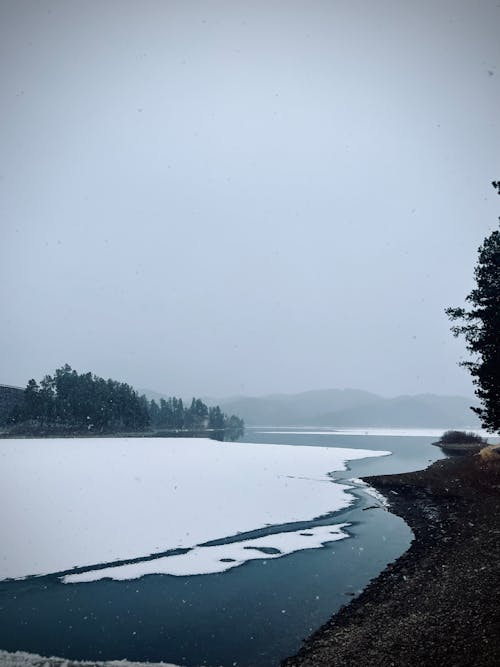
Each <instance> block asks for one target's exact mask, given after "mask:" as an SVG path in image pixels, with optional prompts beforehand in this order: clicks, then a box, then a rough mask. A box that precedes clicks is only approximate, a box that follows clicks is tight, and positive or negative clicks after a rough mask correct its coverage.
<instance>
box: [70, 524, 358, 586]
mask: <svg viewBox="0 0 500 667" xmlns="http://www.w3.org/2000/svg"><path fill="white" fill-rule="evenodd" d="M349 525H350V524H348V523H339V524H335V525H330V526H317V527H315V528H309V529H308V530H307V532H304V531H295V532H287V533H276V534H273V535H266V536H265V537H260V538H255V539H252V540H242V541H241V542H232V543H230V544H221V545H217V546H200V547H195V548H194V549H192V550H191V551H188V552H187V553H185V554H180V555H175V556H165V557H160V558H155V559H154V560H149V561H142V562H139V563H131V564H127V565H119V566H117V567H107V568H104V569H101V570H91V571H89V572H82V573H81V574H69V575H66V576H65V577H63V578H62V581H63V582H64V583H65V584H78V583H83V582H87V581H96V580H98V579H104V578H107V577H110V578H111V579H119V580H124V579H138V578H139V577H143V576H144V575H146V574H170V575H174V576H189V575H195V574H214V573H216V572H225V571H226V570H230V569H231V568H233V567H237V566H238V565H242V564H243V563H246V562H248V561H250V560H264V561H268V560H271V559H274V558H281V557H283V556H287V555H288V554H292V553H294V552H296V551H302V550H304V549H317V548H319V547H321V546H323V545H324V544H327V543H328V542H336V541H337V540H342V539H344V538H345V537H348V535H347V533H345V532H343V530H342V528H345V527H346V526H349Z"/></svg>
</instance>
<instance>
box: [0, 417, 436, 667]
mask: <svg viewBox="0 0 500 667" xmlns="http://www.w3.org/2000/svg"><path fill="white" fill-rule="evenodd" d="M284 430H286V429H273V428H260V429H248V430H247V432H246V434H245V438H244V441H247V442H254V443H256V446H258V443H276V444H287V445H290V444H292V445H309V446H317V445H322V446H329V447H349V448H355V449H378V450H381V449H383V450H389V451H391V452H393V454H392V456H389V457H381V458H374V459H363V460H358V461H354V462H352V463H351V464H350V469H349V470H348V471H346V472H338V473H335V475H334V476H335V479H338V480H342V479H343V480H346V479H349V478H352V477H362V476H365V475H375V474H385V473H396V472H407V471H411V470H418V469H421V468H424V467H426V466H427V465H428V464H429V463H430V462H432V461H435V460H437V459H438V458H442V454H441V452H440V450H439V449H438V448H436V447H433V446H432V445H431V442H433V441H434V440H436V437H433V436H420V437H408V436H401V437H394V436H384V435H378V436H373V435H336V434H332V433H325V432H323V433H321V434H311V433H308V432H307V429H293V431H294V432H293V433H292V432H290V431H291V430H292V429H290V430H289V431H288V432H287V433H282V432H281V431H284ZM311 430H312V429H311ZM264 431H265V432H264ZM269 431H271V432H269ZM297 431H299V432H297ZM352 493H353V495H354V496H355V502H354V503H353V505H352V506H351V507H350V508H348V509H347V510H343V511H341V512H338V513H336V514H335V515H333V516H332V517H328V518H327V519H323V520H320V521H315V522H309V523H305V524H302V525H303V527H308V526H312V525H320V524H322V523H341V522H342V523H343V522H349V523H350V524H351V526H350V527H349V528H348V529H347V530H348V532H349V535H350V537H349V538H347V539H344V540H341V541H338V542H334V543H331V544H330V545H327V546H325V547H322V548H320V549H314V550H309V551H303V552H299V553H295V554H291V555H289V556H286V557H283V558H278V559H275V560H269V561H265V560H264V561H263V560H259V561H250V562H248V563H246V564H245V565H242V566H241V567H238V568H234V569H232V570H229V571H227V572H224V573H221V574H210V575H202V576H193V577H172V576H168V575H150V576H147V577H143V578H142V579H139V580H133V581H110V580H104V581H96V582H92V583H83V584H73V585H64V584H62V583H60V581H59V580H58V579H57V578H55V577H36V578H31V579H27V580H24V581H13V582H2V583H0V648H2V649H7V650H24V651H32V652H35V653H40V654H42V655H57V656H63V657H67V658H73V659H86V660H95V659H102V660H104V659H121V658H127V659H129V660H141V661H142V660H144V661H161V660H163V661H169V662H174V663H177V664H179V665H187V666H189V667H194V666H196V665H209V666H210V667H216V666H217V665H222V666H224V667H232V666H242V667H275V666H277V665H279V663H280V660H281V659H283V658H284V657H286V656H288V655H290V654H292V653H294V652H295V651H297V649H298V648H299V647H300V645H301V642H302V640H303V639H304V638H305V637H307V636H308V635H309V634H310V633H311V632H313V631H314V630H316V629H317V628H319V627H320V626H321V625H322V624H323V623H324V622H325V621H326V620H327V619H328V618H329V617H330V616H331V615H332V614H333V613H335V612H336V611H337V610H338V609H339V608H340V607H341V606H342V605H344V604H346V603H347V602H348V601H349V600H351V599H352V597H353V596H354V595H357V594H358V593H359V592H360V591H361V590H362V589H363V588H364V587H365V586H366V584H367V583H368V582H369V581H370V579H372V578H373V577H375V576H376V575H377V574H378V573H379V572H380V571H381V570H382V569H383V568H384V567H385V566H386V565H387V563H389V562H391V561H393V560H394V559H395V558H397V557H398V556H399V555H400V554H401V553H403V552H404V551H405V550H406V549H407V548H408V546H409V544H410V541H411V538H412V534H411V531H410V530H409V528H408V527H407V526H406V524H405V523H404V522H403V521H402V520H401V519H399V518H398V517H395V516H393V515H392V514H390V513H389V512H387V511H384V510H383V509H368V510H366V511H364V510H365V509H366V508H367V507H370V506H373V505H374V499H373V498H371V497H370V496H367V495H366V494H365V493H364V492H363V491H361V490H360V489H355V490H354V491H353V492H352ZM302 525H300V526H299V527H302ZM294 528H297V524H295V525H294ZM257 535H258V533H257Z"/></svg>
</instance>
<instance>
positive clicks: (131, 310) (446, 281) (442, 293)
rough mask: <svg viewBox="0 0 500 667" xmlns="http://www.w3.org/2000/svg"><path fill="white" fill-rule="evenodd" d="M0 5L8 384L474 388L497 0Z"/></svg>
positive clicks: (199, 391) (494, 131)
mask: <svg viewBox="0 0 500 667" xmlns="http://www.w3.org/2000/svg"><path fill="white" fill-rule="evenodd" d="M0 7H1V8H0V52H1V58H0V67H1V82H2V88H1V90H2V99H1V119H2V120H1V124H0V137H1V146H0V210H1V217H0V220H1V222H0V224H1V235H0V298H1V316H2V323H1V327H0V349H1V353H0V362H1V363H0V383H7V384H14V385H24V384H25V383H26V382H27V380H28V379H29V378H31V377H35V378H37V379H39V378H40V377H42V376H43V375H44V374H45V373H47V372H52V371H53V370H54V369H55V368H56V367H58V366H60V365H62V364H64V363H66V362H68V363H69V364H71V365H72V366H73V367H74V368H76V369H77V370H79V371H87V370H91V371H93V372H95V373H97V374H98V375H102V376H104V377H113V378H115V379H118V380H125V381H127V382H130V383H131V384H133V385H135V386H137V387H141V388H144V387H147V388H151V389H155V390H158V391H160V392H165V393H167V394H180V395H188V396H189V395H193V394H195V395H212V396H224V395H231V394H265V393H269V392H276V391H283V392H295V391H302V390H307V389H313V388H326V387H339V388H342V387H357V388H361V389H368V390H372V391H375V392H379V393H382V394H384V395H396V394H399V393H420V392H436V393H453V394H471V393H472V384H471V382H470V380H469V377H468V375H467V372H466V371H465V370H463V369H460V368H458V367H457V365H456V363H457V361H458V360H459V359H460V357H463V356H464V345H463V342H462V341H456V340H454V339H453V338H452V336H451V334H450V332H449V323H448V321H447V319H446V316H445V315H444V308H445V307H446V306H450V305H461V303H462V300H463V297H464V296H465V295H466V294H467V293H468V292H469V291H470V290H471V288H472V287H473V267H474V264H475V261H476V253H477V248H478V246H479V244H480V243H481V242H482V240H483V238H484V237H485V235H487V234H488V233H489V232H491V231H492V230H493V229H494V228H496V226H497V217H498V214H499V212H500V198H498V196H497V195H496V194H495V191H494V190H493V188H492V187H491V185H490V182H491V181H492V180H493V179H494V178H500V114H499V110H500V39H499V34H500V3H499V2H498V0H493V1H491V2H490V1H488V0H481V1H480V2H470V0H449V1H439V0H437V1H433V2H430V1H423V2H422V1H421V2H415V1H411V2H410V1H405V0H394V1H389V0H381V1H373V0H366V1H356V0H345V1H338V0H330V1H319V0H303V1H294V0H291V1H290V0H286V1H285V0H282V1H279V2H278V1H272V0H265V1H262V2H261V1H258V0H252V1H250V0H248V1H245V2H238V1H233V2H230V1H229V0H227V1H226V2H223V1H221V2H215V1H212V0H203V1H199V2H193V1H190V2H187V1H185V0H181V1H179V2H174V1H170V0H164V1H152V0H140V1H139V0H137V1H130V0H129V1H123V0H120V1H106V0H100V1H98V2H97V1H95V2H82V0H78V1H71V0H63V1H61V2H56V1H49V0H37V1H34V2H27V1H26V0H16V1H15V2H14V1H12V2H10V1H7V0H3V1H2V2H1V5H0Z"/></svg>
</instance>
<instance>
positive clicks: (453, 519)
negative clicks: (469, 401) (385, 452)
mask: <svg viewBox="0 0 500 667" xmlns="http://www.w3.org/2000/svg"><path fill="white" fill-rule="evenodd" d="M365 481H366V482H368V483H369V484H370V485H371V486H373V487H375V488H376V489H377V490H378V491H380V492H381V493H382V494H383V495H384V496H385V497H386V498H387V500H388V501H389V504H390V511H391V512H393V513H394V514H397V515H399V516H401V517H402V518H403V519H404V520H405V521H406V522H407V523H408V525H409V526H410V527H411V529H412V530H413V532H414V534H415V540H414V541H413V543H412V545H411V547H410V549H409V550H408V551H407V552H406V553H405V554H403V556H401V558H399V559H398V560H397V561H396V562H395V563H393V564H391V565H389V566H388V567H387V568H386V569H385V570H384V572H382V573H381V574H380V575H379V576H378V577H377V578H376V579H374V580H373V581H372V582H371V583H370V585H369V586H368V587H367V588H366V589H365V590H364V591H363V593H362V594H361V595H360V596H359V597H358V598H356V599H355V600H353V601H352V602H351V603H350V604H349V605H347V606H345V607H343V608H342V609H341V610H340V611H339V612H338V614H336V615H335V616H334V617H333V618H332V619H330V621H328V622H327V623H326V624H325V625H324V626H323V627H322V628H320V630H318V631H317V632H316V633H315V634H314V635H312V636H311V637H310V638H309V639H308V640H307V641H306V642H305V644H304V646H303V648H302V649H301V650H300V651H299V653H298V654H297V655H296V656H294V657H291V658H288V659H287V660H285V661H283V663H282V665H283V667H322V666H326V665H328V666H329V667H353V665H355V666H356V667H365V666H366V667H376V666H379V665H380V666H382V665H383V666H384V667H385V666H387V667H390V666H395V667H402V666H408V667H409V666H410V665H411V666H412V667H414V666H415V665H419V667H422V666H429V667H431V666H432V667H437V666H440V665H443V666H444V665H446V666H453V667H472V666H474V667H479V666H491V667H493V666H495V667H496V666H497V665H499V664H500V502H499V501H500V455H499V454H498V453H495V452H492V451H489V452H488V453H487V454H486V455H484V454H483V455H480V454H479V455H469V456H464V457H459V458H454V459H446V460H444V461H438V462H437V463H434V464H433V465H432V466H430V467H429V468H428V469H427V470H424V471H420V472H415V473H407V474H403V475H384V476H377V477H367V478H365Z"/></svg>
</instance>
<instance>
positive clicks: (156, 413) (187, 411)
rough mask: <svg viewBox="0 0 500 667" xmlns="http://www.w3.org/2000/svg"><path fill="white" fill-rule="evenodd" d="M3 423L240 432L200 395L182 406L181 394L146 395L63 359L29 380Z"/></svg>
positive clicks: (237, 423)
mask: <svg viewBox="0 0 500 667" xmlns="http://www.w3.org/2000/svg"><path fill="white" fill-rule="evenodd" d="M9 424H10V425H11V426H12V427H14V428H15V429H16V430H17V431H19V432H21V431H22V430H23V429H24V430H27V431H32V432H37V431H41V432H47V433H49V432H52V433H53V432H57V433H61V434H70V433H82V432H87V433H88V432H93V433H120V432H122V433H123V432H138V431H147V430H150V429H154V430H159V429H160V430H161V429H163V430H165V431H177V430H188V431H196V432H201V431H208V432H213V433H215V436H216V437H218V438H219V439H224V438H225V437H227V438H228V439H236V438H238V437H240V436H241V435H242V433H243V428H244V424H243V421H242V420H241V419H239V418H238V417H236V416H234V415H231V416H230V417H229V416H227V415H225V414H224V413H223V412H222V411H221V409H220V408H219V406H216V407H211V408H209V407H207V406H206V405H205V403H203V401H201V400H200V399H195V398H193V400H192V401H191V405H189V406H184V404H183V401H182V399H181V398H169V399H168V400H167V401H166V400H164V399H161V400H160V403H159V404H158V403H156V401H154V400H153V401H148V400H147V398H146V397H145V396H144V395H139V394H138V393H137V392H136V391H135V390H134V389H133V388H132V387H131V386H130V385H128V384H126V383H124V382H116V381H115V380H111V379H109V380H104V379H103V378H101V377H98V376H97V375H93V374H92V373H82V374H79V373H77V372H76V371H75V370H73V369H72V368H71V366H69V365H68V364H66V365H65V366H62V367H61V368H58V369H57V370H56V371H55V373H54V375H53V376H51V375H46V376H45V377H44V378H43V380H41V382H40V383H37V382H36V381H35V380H30V381H29V382H28V385H27V386H26V389H25V390H24V401H23V403H22V404H21V405H18V406H16V408H14V410H13V412H12V414H11V415H10V418H9Z"/></svg>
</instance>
